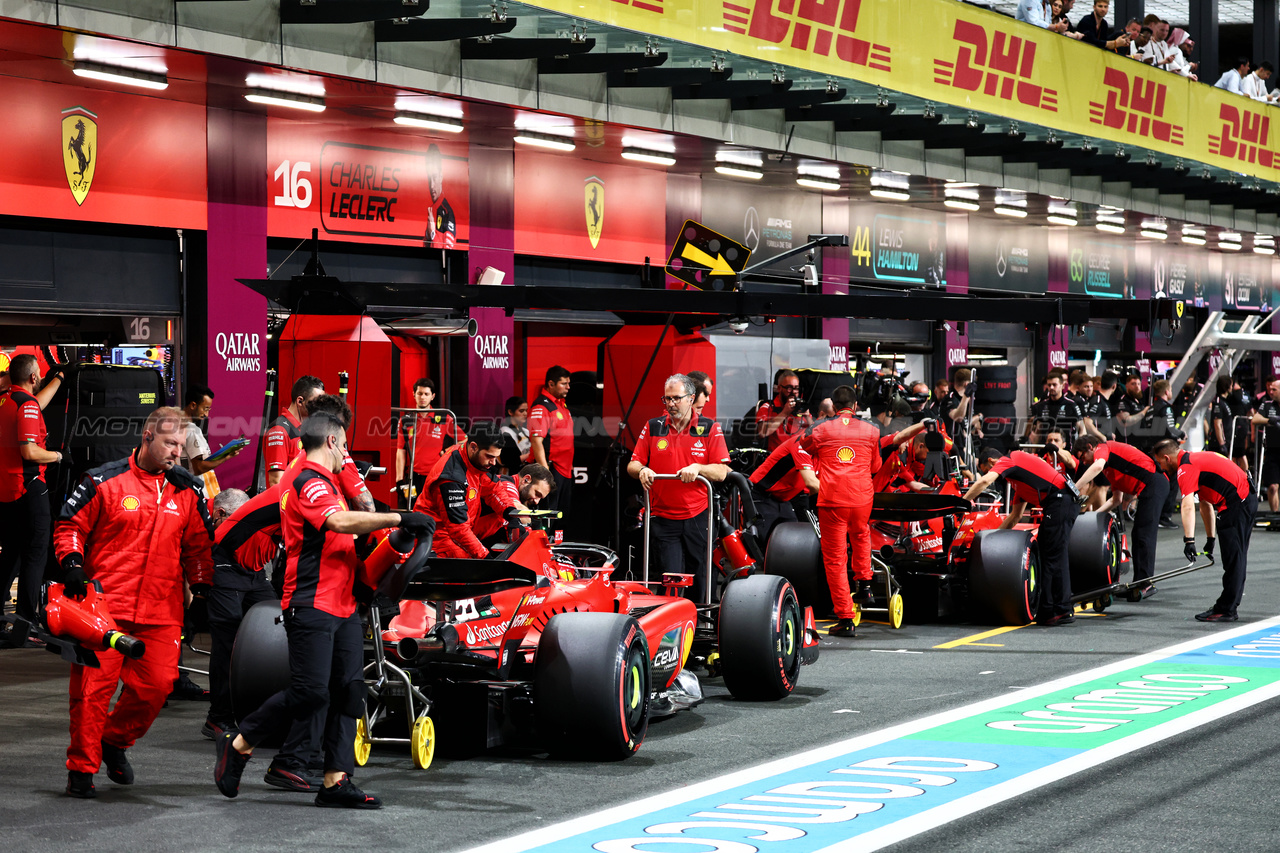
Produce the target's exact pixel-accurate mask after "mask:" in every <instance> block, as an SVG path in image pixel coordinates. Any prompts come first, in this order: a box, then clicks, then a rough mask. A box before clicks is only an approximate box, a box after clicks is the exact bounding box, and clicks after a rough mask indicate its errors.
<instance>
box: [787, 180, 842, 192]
mask: <svg viewBox="0 0 1280 853" xmlns="http://www.w3.org/2000/svg"><path fill="white" fill-rule="evenodd" d="M796 183H797V184H799V185H800V186H802V187H808V188H809V189H813V190H838V189H840V182H839V181H824V180H821V179H819V178H796Z"/></svg>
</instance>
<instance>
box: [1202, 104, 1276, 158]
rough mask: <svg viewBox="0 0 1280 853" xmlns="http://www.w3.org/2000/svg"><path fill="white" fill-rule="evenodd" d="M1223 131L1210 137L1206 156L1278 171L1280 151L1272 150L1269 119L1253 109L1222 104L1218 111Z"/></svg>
mask: <svg viewBox="0 0 1280 853" xmlns="http://www.w3.org/2000/svg"><path fill="white" fill-rule="evenodd" d="M1218 118H1220V119H1222V132H1221V133H1219V134H1213V133H1211V134H1209V153H1211V154H1216V155H1218V156H1219V157H1233V158H1235V159H1237V160H1240V161H1242V162H1245V163H1257V164H1258V165H1259V166H1264V167H1266V168H1268V169H1280V152H1276V151H1273V150H1271V147H1270V145H1269V144H1268V141H1269V140H1270V138H1271V118H1270V117H1269V116H1264V115H1262V114H1261V113H1255V112H1254V111H1253V110H1242V109H1240V108H1239V107H1234V106H1232V105H1230V104H1223V105H1222V107H1221V108H1220V109H1219V111H1218Z"/></svg>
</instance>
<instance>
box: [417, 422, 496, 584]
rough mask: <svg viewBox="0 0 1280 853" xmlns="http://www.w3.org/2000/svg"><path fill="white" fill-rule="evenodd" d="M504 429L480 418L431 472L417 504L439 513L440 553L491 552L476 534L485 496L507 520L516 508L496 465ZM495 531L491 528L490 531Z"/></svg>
mask: <svg viewBox="0 0 1280 853" xmlns="http://www.w3.org/2000/svg"><path fill="white" fill-rule="evenodd" d="M502 444H503V439H502V433H500V432H494V431H493V430H491V429H490V428H489V427H487V426H485V425H483V424H480V425H476V426H474V427H473V428H472V429H471V432H470V434H469V435H468V436H467V440H466V442H464V443H463V444H455V445H454V446H453V447H451V448H449V449H448V450H446V451H445V454H444V456H441V457H440V458H439V459H438V460H437V461H436V464H435V465H433V466H432V468H431V473H430V474H428V475H427V482H426V485H425V486H424V487H423V489H422V494H420V495H418V501H417V503H415V504H414V505H413V508H414V509H415V510H416V511H418V512H422V513H425V514H427V515H429V516H431V517H432V518H433V519H435V523H436V526H437V529H438V534H437V536H436V538H435V551H436V554H437V555H439V556H441V557H461V558H465V557H474V558H476V559H482V558H484V557H487V556H488V555H489V549H488V548H486V547H485V546H484V543H482V542H481V541H480V538H479V537H478V536H477V535H476V530H475V527H476V522H477V521H478V520H479V519H480V504H481V501H483V502H484V503H486V504H488V505H489V507H490V508H491V509H492V510H493V511H494V512H496V513H498V515H500V516H502V517H503V520H504V521H505V520H507V519H509V518H511V516H512V514H513V513H515V512H516V511H517V510H518V507H517V505H516V502H515V501H513V500H511V498H510V492H509V491H508V490H507V489H506V488H504V487H503V486H502V485H501V484H500V483H499V482H498V479H497V475H496V474H495V472H494V466H495V465H497V464H498V457H499V456H501V455H502ZM490 532H492V531H490Z"/></svg>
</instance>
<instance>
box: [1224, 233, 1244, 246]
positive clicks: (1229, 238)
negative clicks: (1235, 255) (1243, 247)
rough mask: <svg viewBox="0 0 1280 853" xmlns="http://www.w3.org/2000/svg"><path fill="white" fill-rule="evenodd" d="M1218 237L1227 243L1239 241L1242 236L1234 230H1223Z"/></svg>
mask: <svg viewBox="0 0 1280 853" xmlns="http://www.w3.org/2000/svg"><path fill="white" fill-rule="evenodd" d="M1218 239H1219V240H1223V241H1226V242H1227V243H1239V242H1240V241H1241V240H1243V239H1244V238H1243V237H1241V236H1240V235H1239V234H1238V233H1236V232H1235V231H1223V232H1222V233H1221V234H1219V235H1218Z"/></svg>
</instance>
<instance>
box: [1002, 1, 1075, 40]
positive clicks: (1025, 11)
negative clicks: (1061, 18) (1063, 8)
mask: <svg viewBox="0 0 1280 853" xmlns="http://www.w3.org/2000/svg"><path fill="white" fill-rule="evenodd" d="M1052 15H1053V12H1052V9H1051V7H1050V6H1049V2H1048V0H1018V8H1017V11H1015V12H1014V14H1013V17H1014V18H1016V19H1018V20H1019V21H1023V22H1025V23H1028V24H1031V25H1032V26H1033V27H1040V28H1041V29H1046V30H1051V31H1053V32H1055V33H1065V32H1066V31H1067V25H1066V24H1065V23H1057V24H1055V23H1054V22H1053V19H1052Z"/></svg>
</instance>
